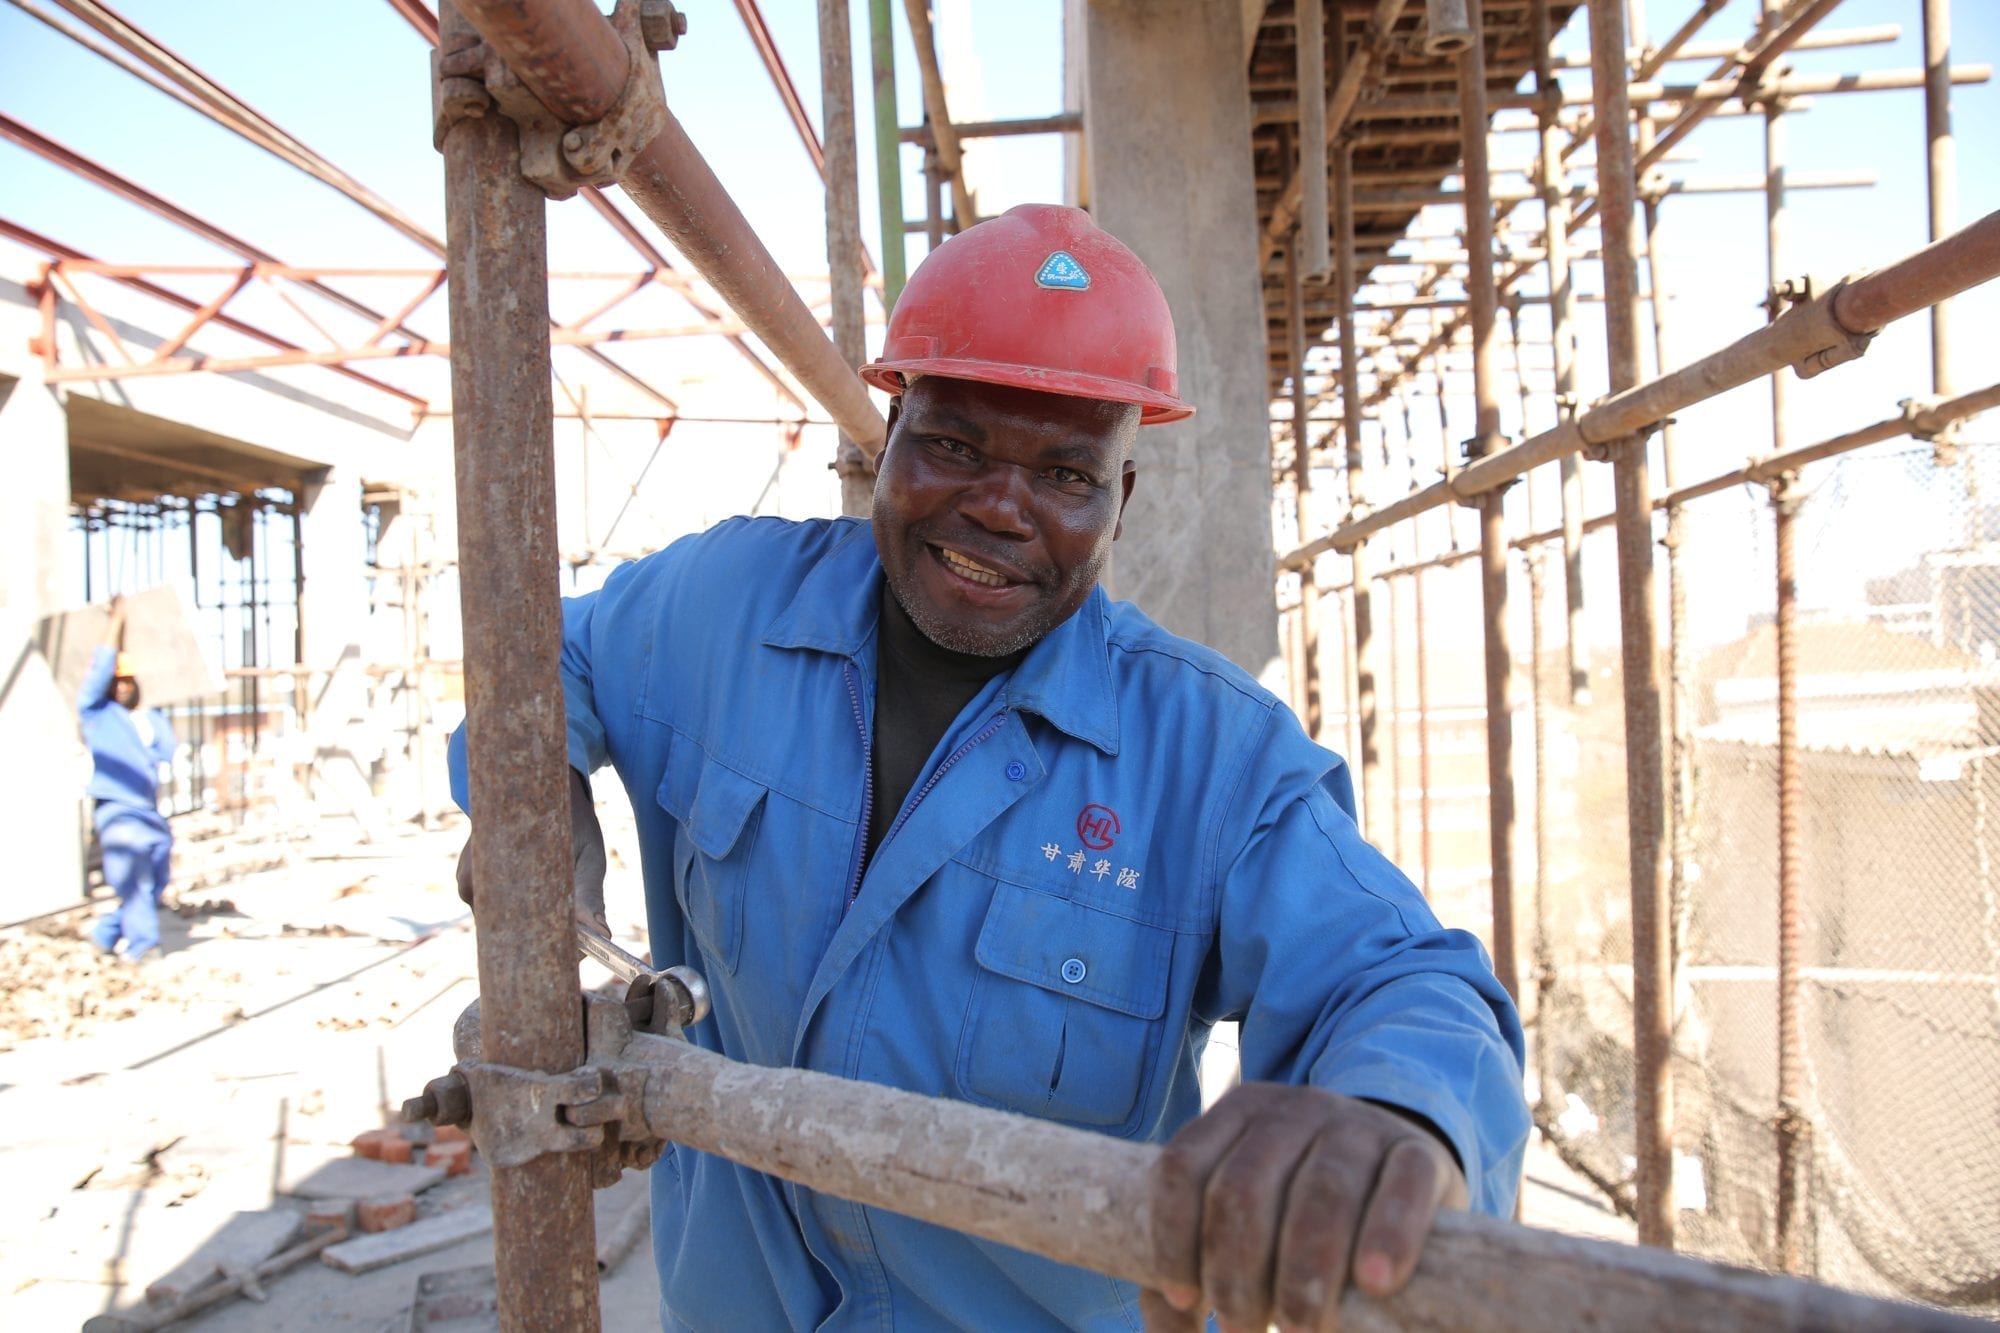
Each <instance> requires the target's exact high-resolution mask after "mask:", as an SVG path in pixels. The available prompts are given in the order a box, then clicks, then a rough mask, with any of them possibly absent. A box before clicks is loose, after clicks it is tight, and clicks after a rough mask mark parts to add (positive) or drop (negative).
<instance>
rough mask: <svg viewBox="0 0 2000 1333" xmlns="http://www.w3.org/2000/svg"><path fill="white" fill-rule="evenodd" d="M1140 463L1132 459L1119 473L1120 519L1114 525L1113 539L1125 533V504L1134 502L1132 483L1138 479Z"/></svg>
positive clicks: (1112, 529) (1126, 462) (1127, 460)
mask: <svg viewBox="0 0 2000 1333" xmlns="http://www.w3.org/2000/svg"><path fill="white" fill-rule="evenodd" d="M1138 476H1139V465H1138V464H1137V463H1135V462H1133V461H1132V460H1131V459H1129V458H1128V459H1126V460H1125V466H1124V467H1123V468H1122V469H1121V470H1120V471H1119V473H1118V521H1117V523H1115V524H1113V525H1112V528H1111V540H1112V541H1114V542H1115V541H1117V540H1118V539H1119V538H1120V537H1122V536H1124V535H1125V506H1126V505H1128V504H1130V503H1131V502H1132V483H1133V482H1134V481H1136V480H1137V479H1138Z"/></svg>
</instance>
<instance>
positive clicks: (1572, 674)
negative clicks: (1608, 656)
mask: <svg viewBox="0 0 2000 1333" xmlns="http://www.w3.org/2000/svg"><path fill="white" fill-rule="evenodd" d="M1534 4H1535V7H1534V11H1533V16H1532V17H1533V40H1534V46H1535V92H1536V94H1537V95H1538V96H1539V97H1540V98H1541V105H1540V106H1539V107H1537V108H1536V111H1535V115H1536V121H1537V125H1538V128H1539V131H1540V149H1539V152H1538V154H1537V163H1536V171H1537V183H1538V184H1539V186H1540V188H1541V192H1542V210H1543V231H1544V233H1545V235H1546V238H1547V239H1546V240H1545V241H1544V242H1543V251H1544V254H1545V257H1546V261H1547V263H1548V267H1549V327H1550V335H1549V336H1550V342H1551V344H1552V346H1553V355H1554V357H1555V371H1556V417H1557V419H1558V420H1560V419H1562V418H1563V417H1564V416H1566V415H1569V414H1571V413H1574V412H1575V411H1576V409H1577V406H1578V399H1577V390H1576V285H1575V283H1574V282H1573V281H1572V280H1571V278H1570V271H1569V192H1568V191H1567V190H1566V189H1565V188H1564V180H1563V154H1562V145H1561V143H1560V134H1561V129H1560V126H1559V124H1558V121H1557V118H1556V117H1557V113H1558V112H1559V111H1560V110H1561V101H1562V89H1561V88H1559V87H1558V86H1557V84H1556V81H1555V76H1554V73H1553V72H1552V70H1551V69H1550V65H1549V57H1550V53H1549V46H1550V43H1551V42H1552V41H1553V40H1554V34H1553V33H1552V32H1551V31H1550V24H1549V0H1534ZM1521 429H1522V431H1523V433H1525V432H1526V431H1527V426H1526V425H1525V424H1523V426H1522V428H1521ZM1556 466H1557V469H1558V471H1559V473H1560V476H1561V480H1562V515H1563V547H1562V554H1563V598H1564V604H1565V606H1566V608H1567V616H1568V619H1567V621H1566V624H1567V626H1568V636H1567V638H1566V640H1565V643H1564V649H1563V652H1564V657H1565V660H1566V661H1567V663H1568V666H1569V702H1570V706H1571V707H1579V706H1581V705H1583V704H1586V703H1588V702H1589V700H1590V650H1589V642H1588V640H1587V639H1586V637H1585V631H1584V615H1583V612H1584V600H1583V598H1584V594H1583V528H1582V523H1583V460H1581V459H1579V458H1578V457H1576V456H1575V455H1574V454H1570V455H1566V456H1565V457H1564V458H1562V459H1561V460H1560V461H1559V462H1558V463H1557V465H1556Z"/></svg>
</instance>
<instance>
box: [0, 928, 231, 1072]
mask: <svg viewBox="0 0 2000 1333" xmlns="http://www.w3.org/2000/svg"><path fill="white" fill-rule="evenodd" d="M186 910H187V912H188V913H190V914H207V913H213V912H221V911H228V910H231V909H230V908H229V906H228V904H226V903H224V904H219V905H218V904H215V903H200V904H196V905H194V906H193V907H191V908H188V909H186ZM90 924H91V922H90V918H89V917H87V916H85V915H84V914H83V913H80V912H79V913H71V914H68V915H67V916H65V917H61V918H56V919H54V920H49V921H41V922H37V923H35V924H33V925H30V926H25V927H21V928H18V929H14V930H8V931H4V932H0V976H4V977H6V978H7V985H6V986H5V987H4V988H0V1051H8V1050H12V1049H13V1048H14V1047H15V1046H16V1045H18V1044H19V1043H21V1042H24V1041H30V1040H33V1039H34V1038H37V1037H61V1038H64V1039H74V1038H79V1037H87V1036H90V1035H91V1034H93V1033H95V1032H96V1031H98V1030H99V1029H100V1028H103V1027H105V1026H107V1025H109V1024H112V1023H116V1022H118V1021H119V1020H120V1019H125V1018H131V1017H133V1016H134V1015H135V1014H138V1013H140V1012H142V1011H151V1010H156V1009H159V1008H162V1007H165V1008H167V1009H170V1010H174V1011H182V1010H186V1009H189V1008H191V1007H193V1006H194V1005H196V1004H198V1003H204V1002H206V1001H208V1000H211V999H212V998H213V997H215V996H216V995H220V994H227V993H228V988H229V987H230V986H231V985H233V984H235V983H238V982H240V981H241V980H242V978H241V977H240V976H238V975H237V974H235V973H233V972H228V971H221V970H217V969H215V968H210V967H206V966H203V965H201V964H199V963H195V962H193V961H191V960H189V959H187V958H185V957H176V956H173V955H166V956H162V957H156V958H152V959H148V960H146V961H144V962H142V963H140V964H138V965H136V966H135V965H133V964H131V963H127V962H125V961H123V960H122V959H118V958H113V957H110V956H108V955H106V954H104V953H101V952H99V951H98V949H97V946H96V945H94V944H92V943H91V941H90V939H89V935H88V932H89V929H90Z"/></svg>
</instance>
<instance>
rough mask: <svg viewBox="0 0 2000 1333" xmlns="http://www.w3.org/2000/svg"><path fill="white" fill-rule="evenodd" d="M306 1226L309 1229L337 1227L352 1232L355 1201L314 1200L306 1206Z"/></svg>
mask: <svg viewBox="0 0 2000 1333" xmlns="http://www.w3.org/2000/svg"><path fill="white" fill-rule="evenodd" d="M306 1226H307V1227H309V1228H317V1227H328V1226H337V1227H340V1228H342V1229H343V1230H347V1231H352V1230H353V1229H354V1200H352V1199H314V1200H313V1201H312V1202H311V1203H309V1204H307V1205H306Z"/></svg>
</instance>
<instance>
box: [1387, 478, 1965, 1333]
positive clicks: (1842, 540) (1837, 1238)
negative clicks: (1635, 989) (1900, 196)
mask: <svg viewBox="0 0 2000 1333" xmlns="http://www.w3.org/2000/svg"><path fill="white" fill-rule="evenodd" d="M1996 465H2000V448H1995V447H1991V446H1972V445H1966V446H1962V447H1961V449H1960V450H1959V451H1958V453H1957V456H1956V457H1955V458H1952V457H1949V456H1947V457H1945V458H1944V459H1943V460H1942V461H1941V460H1940V458H1939V457H1938V455H1937V454H1936V453H1935V452H1934V451H1933V450H1932V449H1931V448H1930V447H1929V446H1915V447H1913V446H1911V445H1909V444H1908V443H1904V444H1902V445H1899V446H1887V447H1878V448H1876V449H1872V450H1868V451H1865V452H1863V453H1859V454H1855V455H1851V456H1848V457H1845V458H1841V459H1837V460H1834V461H1831V462H1828V463H1825V464H1821V465H1819V466H1817V467H1816V468H1813V469H1809V470H1808V471H1807V473H1806V475H1805V477H1804V478H1803V485H1802V487H1801V488H1800V490H1799V492H1798V494H1799V495H1800V496H1801V498H1800V500H1799V502H1798V506H1797V508H1796V510H1795V514H1796V517H1795V518H1794V519H1793V520H1792V521H1793V523H1794V524H1795V529H1794V530H1795V532H1796V551H1797V571H1796V572H1797V599H1796V621H1795V625H1796V629H1795V634H1794V636H1793V639H1792V651H1791V654H1790V659H1791V662H1792V663H1793V666H1794V671H1793V675H1794V677H1795V679H1794V681H1793V683H1792V693H1793V697H1794V699H1795V705H1796V708H1795V717H1796V735H1797V770H1796V771H1797V773H1798V778H1799V782H1800V787H1801V795H1802V802H1801V806H1800V809H1801V810H1802V818H1801V821H1800V828H1799V843H1798V845H1799V847H1800V849H1801V855H1800V857H1799V858H1798V862H1797V866H1796V876H1797V880H1796V886H1797V896H1798V902H1799V903H1800V906H1801V912H1800V920H1799V926H1800V930H1801V935H1800V939H1801V948H1800V954H1799V957H1798V959H1797V962H1798V965H1799V969H1800V970H1799V977H1800V991H1801V1011H1800V1012H1801V1022H1800V1026H1799V1050H1798V1055H1799V1057H1800V1058H1801V1059H1802V1061H1803V1069H1804V1083H1803V1089H1802V1093H1801V1101H1802V1107H1801V1109H1802V1112H1803V1121H1804V1132H1803V1139H1804V1146H1805V1154H1804V1156H1805V1159H1806V1162H1807V1167H1806V1170H1805V1176H1806V1185H1805V1198H1804V1209H1803V1212H1802V1214H1801V1217H1802V1226H1801V1231H1802V1235H1801V1236H1800V1238H1799V1239H1800V1243H1801V1244H1802V1247H1803V1251H1804V1257H1805V1265H1806V1268H1807V1271H1809V1272H1811V1273H1813V1274H1816V1275H1817V1276H1819V1277H1821V1278H1824V1279H1826V1280H1828V1281H1832V1282H1836V1283H1840V1284H1842V1285H1847V1286H1853V1287H1858V1288H1862V1289H1868V1290H1875V1291H1881V1292H1887V1293H1893V1294H1897V1295H1901V1296H1906V1297H1910V1298H1915V1299H1919V1300H1926V1301H1932V1302H1936V1303H1940V1304H1946V1305H1952V1306H1956V1307H1960V1308H1970V1309H1973V1310H1979V1311H1984V1312H1988V1313H1994V1312H2000V892H1996V883H1995V880H1996V870H1995V864H1994V861H1995V856H1996V854H2000V836H1996V829H1995V828H1994V820H1995V813H1996V812H1995V811H1994V810H1993V808H1992V807H1993V805H1994V803H1995V801H1996V799H2000V706H1996V705H2000V669H1996V667H1995V664H1994V658H1995V649H1996V645H2000V545H1996V544H1995V543H1994V541H1993V540H1992V539H1993V538H1995V537H1996V536H2000V531H1996V523H1995V518H1996V515H2000V506H1994V505H1992V504H1989V503H1988V502H1986V501H1984V500H1983V499H1982V498H1981V492H1980V479H1981V478H1982V477H1988V478H1992V477H1996V476H2000V473H1996V471H1995V467H1996ZM1677 536H1678V537H1679V538H1680V545H1679V547H1678V551H1677V555H1676V559H1675V565H1676V572H1677V576H1678V578H1679V579H1681V580H1682V591H1683V593H1684V595H1685V598H1686V608H1687V611H1686V614H1685V615H1683V616H1679V617H1676V619H1678V620H1680V621H1681V632H1682V635H1683V640H1682V642H1683V650H1682V653H1681V654H1680V655H1679V656H1680V663H1679V666H1678V669H1676V667H1675V666H1674V664H1673V663H1672V662H1670V661H1668V660H1664V659H1665V656H1666V653H1667V650H1666V649H1665V648H1664V647H1663V649H1662V652H1663V661H1662V665H1661V673H1660V674H1661V678H1662V680H1663V681H1666V682H1668V683H1669V684H1670V685H1677V686H1678V690H1677V691H1676V692H1675V702H1676V705H1677V706H1678V708H1679V709H1680V711H1681V715H1682V717H1681V724H1680V728H1679V730H1680V733H1681V738H1682V741H1683V743H1684V744H1686V745H1687V746H1688V747H1689V759H1688V768H1687V771H1688V775H1689V781H1688V783H1687V785H1686V786H1685V788H1684V789H1683V792H1682V794H1681V795H1680V796H1679V797H1678V798H1677V797H1676V796H1675V792H1674V783H1673V782H1672V781H1669V782H1668V784H1667V790H1668V798H1667V805H1668V809H1667V812H1666V813H1667V822H1668V838H1669V845H1670V847H1671V848H1672V852H1673V855H1672V865H1673V880H1674V886H1675V890H1674V902H1673V916H1672V920H1673V939H1674V957H1675V967H1676V976H1675V979H1674V989H1673V994H1674V996H1675V1041H1674V1069H1673V1079H1674V1095H1673V1113H1674V1142H1675V1150H1676V1162H1675V1201H1676V1205H1677V1212H1678V1217H1679V1223H1678V1232H1679V1243H1680V1244H1681V1246H1682V1247H1683V1248H1686V1249H1689V1250H1692V1251H1694V1252H1696V1253H1700V1254H1705V1255H1709V1256H1712V1257H1717V1258H1723V1259H1728V1260H1732V1261H1736V1262H1744V1263H1751V1264H1756V1265H1763V1266H1776V1264H1777V1262H1778V1256H1779V1237H1778V1235H1777V1230H1778V1220H1777V1213H1778V1192H1779V1191H1778V1183H1779V1155H1778V1120H1779V1116H1778V1106H1779V1089H1778V1070H1779V1066H1780V1062H1781V1061H1780V1056H1781V1053H1780V1049H1779V1026H1778V980H1777V978H1778V962H1779V958H1778V948H1779V901H1780V895H1779V877H1780V857H1779V852H1778V848H1779V776H1778V771H1779V748H1778V740H1779V726H1778V719H1779V685H1780V676H1779V670H1778V651H1777V646H1778V645H1777V639H1778V634H1777V627H1776V614H1775V612H1776V609H1777V606H1776V602H1777V578H1776V567H1775V541H1774V517H1773V509H1772V503H1771V500H1770V498H1769V496H1768V494H1767V493H1766V492H1765V491H1763V490H1762V489H1761V488H1758V489H1755V490H1752V489H1750V488H1745V489H1743V490H1739V491H1736V492H1727V493H1723V494H1719V495H1715V496H1712V497H1708V498H1705V499H1702V500H1699V501H1695V502H1693V503H1691V504H1689V505H1688V506H1686V507H1685V508H1684V510H1683V512H1682V519H1681V522H1680V524H1679V530H1678V532H1677ZM1610 543H1611V537H1610V534H1609V533H1608V532H1605V533H1602V534H1599V535H1595V536H1593V537H1591V538H1590V539H1589V540H1588V544H1589V546H1590V547H1591V548H1592V549H1589V550H1587V551H1586V555H1585V558H1586V561H1587V562H1588V563H1590V564H1591V565H1593V566H1594V567H1596V568H1600V569H1607V568H1613V567H1615V563H1616V562H1615V555H1614V552H1613V551H1612V550H1611V549H1610ZM1663 564H1664V562H1663ZM1550 566H1551V567H1554V562H1553V560H1551V561H1550ZM1663 573H1664V570H1663ZM1662 581H1663V582H1664V579H1663V580H1662ZM1541 583H1542V595H1543V598H1544V599H1545V600H1544V602H1543V604H1542V609H1543V620H1544V622H1545V624H1546V625H1547V626H1548V627H1550V632H1549V633H1548V634H1547V635H1546V636H1545V638H1546V641H1545V642H1544V643H1543V645H1542V652H1541V654H1540V656H1539V658H1538V659H1534V660H1533V661H1532V666H1530V661H1531V652H1530V645H1529V644H1528V643H1525V642H1522V641H1521V640H1520V639H1519V638H1518V637H1517V647H1516V651H1517V655H1518V658H1519V664H1520V666H1521V668H1522V671H1521V673H1520V674H1521V678H1522V685H1523V687H1524V688H1523V689H1522V691H1521V693H1522V694H1524V695H1525V694H1529V693H1530V691H1529V690H1528V689H1527V688H1526V687H1527V686H1528V685H1530V684H1532V685H1533V686H1534V687H1535V691H1534V692H1535V693H1538V694H1539V696H1540V698H1541V701H1542V704H1543V707H1544V712H1545V723H1544V726H1543V727H1542V728H1541V730H1542V731H1543V732H1544V735H1545V746H1544V749H1543V750H1542V752H1541V753H1540V755H1539V762H1541V763H1542V764H1544V765H1545V766H1546V768H1545V772H1544V774H1543V781H1542V787H1543V790H1544V791H1545V793H1546V798H1545V801H1544V802H1543V804H1542V805H1541V806H1540V808H1538V807H1537V805H1536V803H1535V801H1534V799H1533V789H1534V783H1533V781H1532V779H1533V774H1534V769H1533V767H1532V764H1533V762H1535V760H1533V759H1531V760H1530V761H1529V763H1528V764H1525V765H1523V766H1522V771H1521V776H1520V786H1521V795H1522V800H1521V810H1522V829H1521V844H1522V855H1521V862H1520V863H1521V864H1522V865H1523V866H1524V867H1526V869H1525V870H1524V871H1523V872H1522V873H1521V875H1520V876H1519V879H1520V885H1521V887H1520V889H1519V893H1520V895H1521V897H1522V899H1523V905H1522V915H1523V930H1522V933H1521V938H1522V939H1523V940H1524V941H1525V942H1526V947H1524V949H1523V973H1524V982H1523V989H1524V991H1526V992H1528V994H1527V995H1526V996H1524V999H1526V1000H1527V1002H1528V1008H1529V1011H1530V1014H1531V1016H1532V1022H1533V1037H1532V1042H1533V1045H1534V1051H1533V1066H1532V1073H1531V1078H1532V1079H1533V1081H1534V1086H1533V1091H1534V1094H1535V1096H1536V1099H1537V1102H1538V1112H1537V1115H1538V1119H1539V1120H1540V1122H1541V1123H1542V1124H1543V1126H1544V1128H1545V1129H1546V1130H1547V1131H1548V1132H1549V1133H1550V1135H1551V1137H1553V1138H1554V1139H1556V1140H1557V1142H1558V1143H1559V1145H1560V1146H1561V1148H1562V1150H1563V1151H1564V1153H1565V1155H1566V1156H1567V1157H1568V1158H1569V1159H1570V1160H1571V1162H1572V1164H1573V1165H1576V1166H1578V1167H1579V1168H1580V1169H1582V1170H1584V1171H1585V1173H1586V1174H1588V1175H1590V1176H1591V1177H1592V1178H1594V1179H1595V1180H1597V1181H1598V1182H1599V1183H1600V1184H1601V1185H1602V1186H1604V1187H1605V1188H1606V1189H1607V1190H1608V1191H1610V1192H1611V1193H1612V1194H1613V1195H1614V1197H1621V1198H1623V1197H1629V1193H1630V1177H1631V1172H1632V1158H1631V1156H1630V1154H1631V1151H1632V1149H1631V1145H1632V1143H1633V1098H1632V1056H1631V1040H1632V1039H1631V1028H1632V1003H1631V994H1632V968H1631V926H1630V923H1631V908H1630V898H1629V876H1628V872H1627V866H1626V838H1625V828H1626V818H1625V743H1624V723H1623V709H1622V698H1621V683H1620V677H1619V671H1618V664H1617V658H1616V648H1615V644H1609V645H1606V646H1605V648H1604V649H1602V650H1600V651H1599V652H1598V653H1596V654H1595V655H1593V657H1592V667H1591V685H1592V690H1591V695H1590V699H1589V701H1588V702H1587V703H1583V704H1577V705H1573V704H1572V702H1571V699H1570V695H1569V690H1568V680H1567V671H1566V668H1565V664H1564V654H1563V651H1562V643H1561V626H1562V624H1563V613H1562V600H1563V588H1562V582H1561V579H1560V577H1559V576H1557V577H1553V578H1544V579H1542V580H1541ZM1516 587H1517V589H1519V590H1521V591H1522V592H1525V591H1526V588H1527V580H1526V579H1521V580H1517V583H1516ZM1666 628H1667V621H1666V619H1665V618H1664V617H1663V622H1662V631H1663V633H1662V639H1663V641H1664V640H1666V639H1667V637H1668V635H1667V634H1666V633H1665V630H1666ZM1433 633H1434V634H1436V633H1437V631H1436V630H1433ZM1531 698H1532V696H1531ZM1531 698H1530V699H1524V700H1523V710H1522V714H1521V718H1522V722H1523V724H1525V723H1526V721H1527V718H1528V717H1529V715H1530V714H1529V707H1528V705H1529V704H1530V702H1531ZM1670 753H1671V747H1670ZM1537 836H1539V837H1540V838H1541V839H1542V840H1543V841H1544V844H1545V845H1546V847H1547V851H1548V856H1547V861H1546V864H1545V865H1542V866H1541V867H1539V879H1538V876H1537V867H1536V866H1535V863H1534V857H1533V847H1534V845H1535V842H1536V838H1537ZM1408 859H1409V858H1408V857H1407V856H1406V858H1405V862H1406V864H1407V863H1408ZM1538 882H1539V895H1538V894H1537V884H1538ZM1538 899H1539V900H1538ZM1531 965H1532V966H1531Z"/></svg>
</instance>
